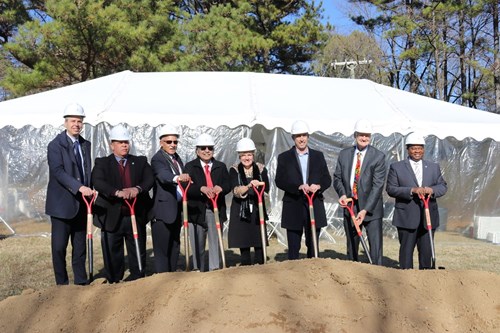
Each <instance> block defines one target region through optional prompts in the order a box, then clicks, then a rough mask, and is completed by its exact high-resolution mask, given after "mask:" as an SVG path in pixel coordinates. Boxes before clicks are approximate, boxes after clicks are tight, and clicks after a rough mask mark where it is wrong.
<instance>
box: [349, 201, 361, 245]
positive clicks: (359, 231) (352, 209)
mask: <svg viewBox="0 0 500 333" xmlns="http://www.w3.org/2000/svg"><path fill="white" fill-rule="evenodd" d="M345 201H346V202H347V204H346V206H345V208H347V210H348V211H349V214H351V219H352V223H353V224H354V227H355V228H356V232H357V233H358V235H359V236H361V234H362V232H361V229H360V228H359V225H357V224H356V222H355V221H356V215H355V214H354V199H353V198H347V199H346V200H345Z"/></svg>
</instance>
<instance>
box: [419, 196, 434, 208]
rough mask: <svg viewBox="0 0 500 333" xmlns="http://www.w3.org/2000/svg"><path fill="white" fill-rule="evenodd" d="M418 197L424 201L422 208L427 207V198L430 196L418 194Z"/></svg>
mask: <svg viewBox="0 0 500 333" xmlns="http://www.w3.org/2000/svg"><path fill="white" fill-rule="evenodd" d="M418 197H419V198H420V200H422V202H423V203H424V208H427V209H429V200H430V199H431V196H430V195H428V194H419V195H418Z"/></svg>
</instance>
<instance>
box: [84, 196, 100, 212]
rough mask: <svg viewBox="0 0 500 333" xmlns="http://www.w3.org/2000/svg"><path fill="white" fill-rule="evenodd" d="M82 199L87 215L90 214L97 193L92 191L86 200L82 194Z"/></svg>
mask: <svg viewBox="0 0 500 333" xmlns="http://www.w3.org/2000/svg"><path fill="white" fill-rule="evenodd" d="M82 198H83V201H85V205H86V206H87V214H92V205H93V204H94V202H95V199H96V198H97V191H94V193H93V194H92V196H89V197H88V199H87V197H86V196H85V195H84V194H83V193H82Z"/></svg>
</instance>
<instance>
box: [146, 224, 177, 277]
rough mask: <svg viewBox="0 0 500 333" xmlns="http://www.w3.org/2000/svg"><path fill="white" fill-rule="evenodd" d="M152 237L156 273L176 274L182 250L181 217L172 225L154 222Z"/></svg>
mask: <svg viewBox="0 0 500 333" xmlns="http://www.w3.org/2000/svg"><path fill="white" fill-rule="evenodd" d="M151 235H152V237H153V252H154V258H155V269H156V273H163V272H175V271H176V270H177V262H178V260H179V253H180V249H181V221H180V215H179V218H178V219H177V220H176V221H175V222H174V223H170V224H167V223H165V222H163V221H155V220H153V222H151Z"/></svg>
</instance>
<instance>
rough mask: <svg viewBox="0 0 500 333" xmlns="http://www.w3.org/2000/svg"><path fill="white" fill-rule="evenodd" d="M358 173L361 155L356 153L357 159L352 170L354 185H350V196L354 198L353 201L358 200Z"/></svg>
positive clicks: (359, 171)
mask: <svg viewBox="0 0 500 333" xmlns="http://www.w3.org/2000/svg"><path fill="white" fill-rule="evenodd" d="M360 173H361V153H358V158H357V159H356V167H355V168H354V183H353V184H352V196H353V197H354V199H358V182H359V175H360Z"/></svg>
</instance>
